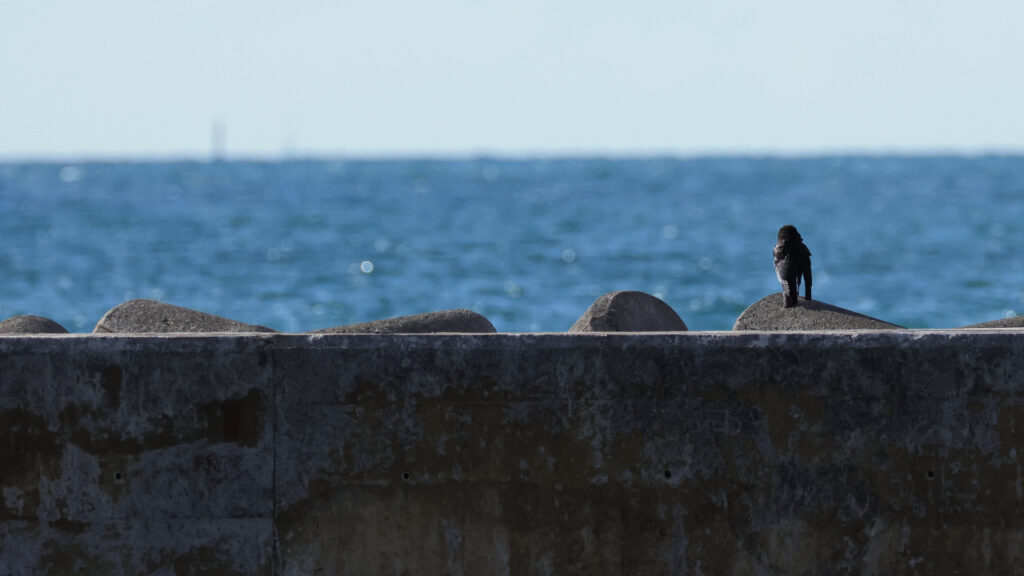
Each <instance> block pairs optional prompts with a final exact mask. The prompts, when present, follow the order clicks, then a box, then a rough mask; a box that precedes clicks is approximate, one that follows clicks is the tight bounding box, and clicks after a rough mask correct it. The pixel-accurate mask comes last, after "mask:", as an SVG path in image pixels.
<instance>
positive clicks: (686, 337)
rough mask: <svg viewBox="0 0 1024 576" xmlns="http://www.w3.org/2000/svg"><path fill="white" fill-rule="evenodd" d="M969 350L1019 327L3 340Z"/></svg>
mask: <svg viewBox="0 0 1024 576" xmlns="http://www.w3.org/2000/svg"><path fill="white" fill-rule="evenodd" d="M968 342H969V343H970V344H971V345H972V346H978V345H980V346H991V345H996V346H1000V347H1005V346H1010V347H1011V348H1015V347H1017V346H1020V347H1021V348H1024V329H1016V328H985V329H955V330H842V331H778V332H760V331H743V332H725V331H722V332H634V333H626V332H607V333H574V334H570V333H564V332H563V333H535V332H530V333H498V334H456V333H444V334H285V333H275V334H267V333H244V334H239V333H194V334H155V333H154V334H38V335H24V334H11V335H0V352H4V351H13V350H25V349H33V348H37V349H39V348H40V347H41V349H50V348H51V347H54V346H56V347H57V348H58V349H67V348H69V347H70V348H72V349H82V350H97V351H98V350H103V349H111V348H112V349H134V348H138V347H142V348H149V347H153V346H156V347H162V348H167V349H183V350H184V349H193V348H195V347H198V348H201V349H206V348H210V347H213V348H225V349H229V348H230V349H234V350H240V349H249V348H259V349H263V350H266V349H268V348H271V349H273V348H277V349H296V348H313V349H317V348H328V349H329V348H349V349H360V348H365V349H381V348H387V347H390V346H395V347H397V348H399V349H409V348H421V347H422V348H442V349H443V348H461V349H473V348H485V349H502V348H510V349H527V348H533V347H537V348H548V349H566V348H581V349H592V348H601V347H614V348H622V347H626V348H634V349H635V348H644V347H654V348H665V347H681V348H689V347H693V346H698V347H704V346H713V347H723V348H748V347H752V348H778V347H783V348H785V347H794V346H796V347H809V348H834V347H851V348H862V347H868V348H872V347H878V346H883V347H885V346H922V345H923V346H931V345H939V346H947V345H958V346H959V345H960V344H966V343H968Z"/></svg>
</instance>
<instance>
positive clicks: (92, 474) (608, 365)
mask: <svg viewBox="0 0 1024 576" xmlns="http://www.w3.org/2000/svg"><path fill="white" fill-rule="evenodd" d="M1022 451H1024V331H1021V330H976V331H964V330H960V331H888V332H832V333H820V332H819V333H800V332H795V333H758V332H749V333H675V334H657V333H647V334H579V335H567V334H557V335H554V334H552V335H515V334H487V335H429V336H395V335H392V336H374V335H330V336H318V335H305V336H299V335H247V336H228V335H195V336H99V335H89V336H86V335H78V336H76V335H68V336H42V337H0V488H2V491H3V494H2V495H3V498H2V500H0V574H46V573H53V574H60V573H67V572H72V571H75V570H77V571H78V572H80V573H150V574H176V575H180V574H205V573H217V574H317V573H324V574H331V573H338V574H341V573H345V574H348V573H355V574H379V573H396V574H402V573H410V574H412V573H453V574H491V573H497V574H564V573H581V572H584V571H586V572H588V573H596V574H687V573H688V574H821V573H866V574H890V573H897V574H899V573H904V574H913V573H922V574H931V573H955V572H957V571H959V572H960V573H1009V572H1013V571H1015V570H1017V568H1018V567H1019V566H1021V565H1022V563H1024V506H1022V504H1024V488H1022V485H1024V477H1022V470H1021V466H1022V463H1024V453H1022Z"/></svg>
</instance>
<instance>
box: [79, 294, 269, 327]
mask: <svg viewBox="0 0 1024 576" xmlns="http://www.w3.org/2000/svg"><path fill="white" fill-rule="evenodd" d="M93 332H94V333H103V332H108V333H121V334H148V333H188V332H277V331H276V330H272V329H270V328H267V327H265V326H257V325H255V324H246V323H244V322H238V321H236V320H230V319H228V318H222V317H220V316H214V315H213V314H207V313H206V312H200V311H198V310H191V309H189V308H182V307H181V306H174V305H172V304H165V303H163V302H157V301H156V300H145V299H138V300H129V301H127V302H125V303H123V304H120V305H118V306H115V307H113V308H111V309H110V310H109V311H108V312H107V313H106V314H104V315H103V318H100V321H99V322H97V323H96V327H95V328H93Z"/></svg>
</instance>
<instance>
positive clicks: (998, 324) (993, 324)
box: [961, 316, 1024, 328]
mask: <svg viewBox="0 0 1024 576" xmlns="http://www.w3.org/2000/svg"><path fill="white" fill-rule="evenodd" d="M961 328H1024V316H1014V317H1013V318H1000V319H999V320H989V321H988V322H979V323H978V324H970V325H967V326H962V327H961Z"/></svg>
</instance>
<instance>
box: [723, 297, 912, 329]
mask: <svg viewBox="0 0 1024 576" xmlns="http://www.w3.org/2000/svg"><path fill="white" fill-rule="evenodd" d="M732 329H733V330H901V329H903V326H897V325H896V324H890V323H888V322H884V321H882V320H879V319H877V318H872V317H870V316H865V315H863V314H858V313H857V312H854V311H852V310H846V309H845V308H840V307H838V306H833V305H831V304H826V303H825V302H822V301H820V300H805V299H803V298H799V300H798V303H797V305H796V306H794V307H792V308H783V306H782V293H781V292H777V293H774V294H769V295H768V296H765V297H764V298H762V299H760V300H758V301H757V302H754V303H753V304H751V305H750V306H749V307H748V308H747V309H746V310H744V311H743V313H742V314H740V317H739V318H737V319H736V323H735V324H734V325H733V327H732Z"/></svg>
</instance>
